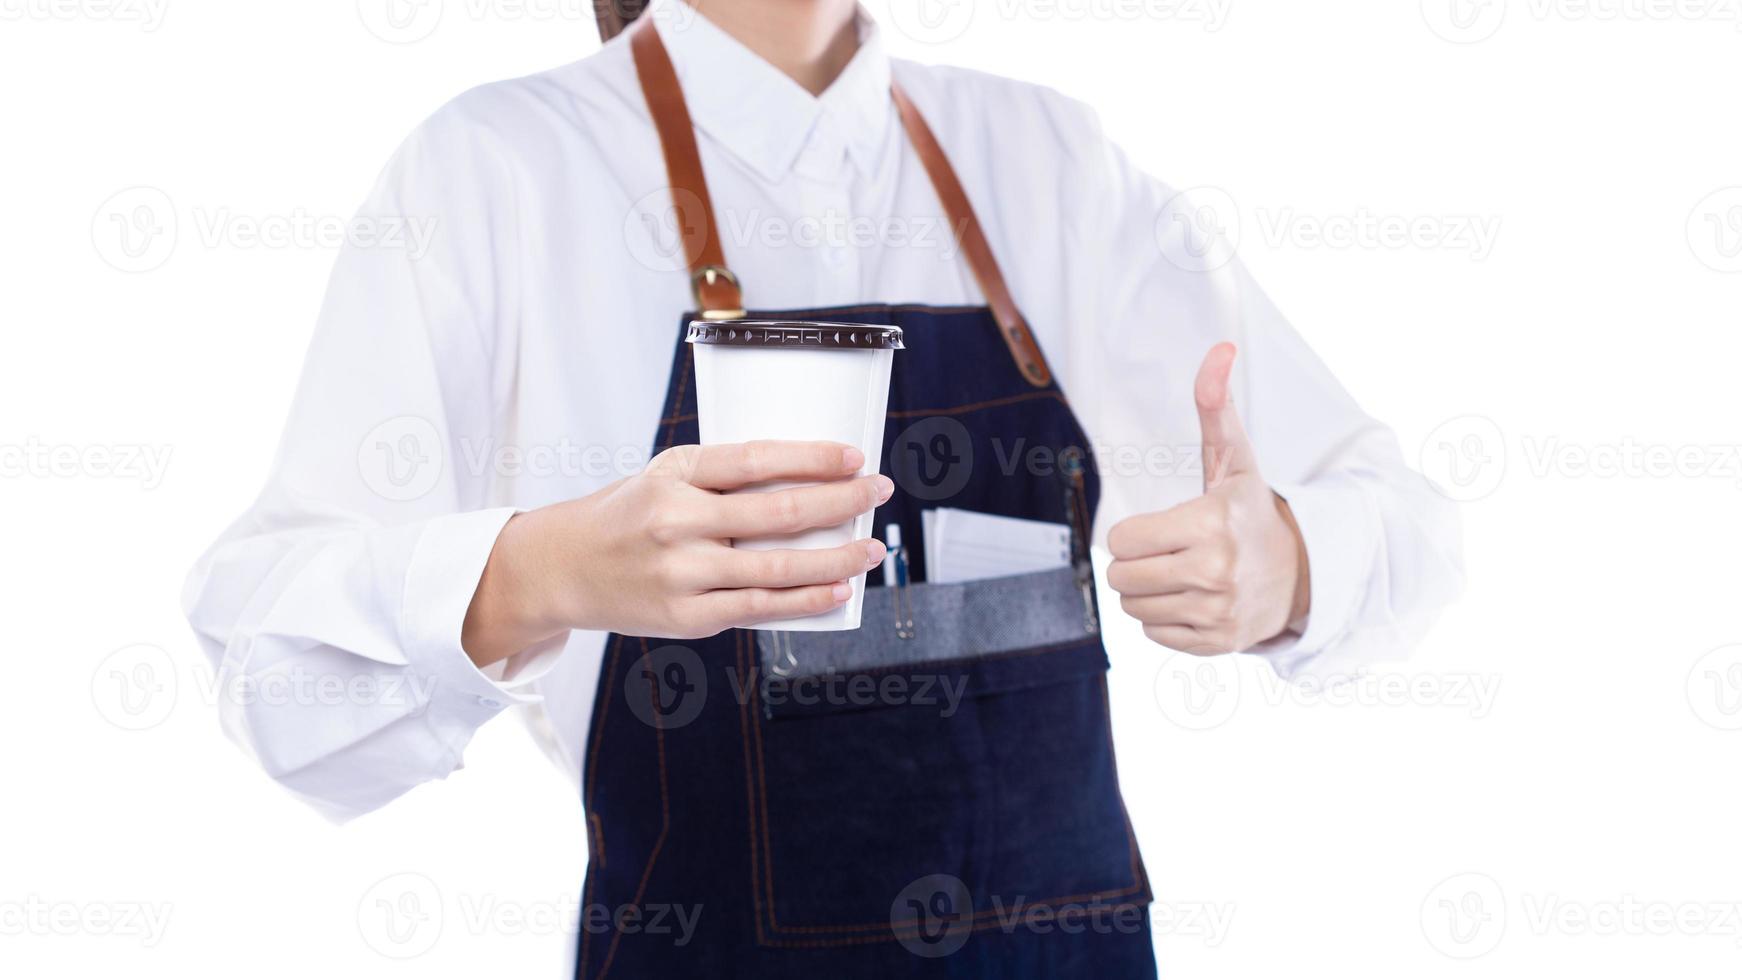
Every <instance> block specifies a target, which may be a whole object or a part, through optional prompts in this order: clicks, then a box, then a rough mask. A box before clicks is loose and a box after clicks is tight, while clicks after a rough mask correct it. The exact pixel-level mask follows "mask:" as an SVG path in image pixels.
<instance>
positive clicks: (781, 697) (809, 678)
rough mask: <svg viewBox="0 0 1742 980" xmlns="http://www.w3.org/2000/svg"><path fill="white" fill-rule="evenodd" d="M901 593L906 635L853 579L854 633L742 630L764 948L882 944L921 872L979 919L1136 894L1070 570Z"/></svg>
mask: <svg viewBox="0 0 1742 980" xmlns="http://www.w3.org/2000/svg"><path fill="white" fill-rule="evenodd" d="M907 592H908V596H907V598H908V599H909V600H910V602H911V605H912V609H913V612H914V615H913V619H914V630H913V634H912V638H911V639H900V638H899V637H898V636H897V635H896V629H895V620H894V614H893V606H892V604H891V602H890V600H891V599H892V598H893V597H892V596H891V595H890V593H891V590H889V589H871V590H867V594H866V606H865V616H864V618H863V620H862V622H863V623H864V624H865V625H864V627H863V628H862V629H860V630H858V631H854V632H846V633H792V634H782V635H780V636H771V635H767V634H763V635H759V636H758V637H757V642H756V645H755V654H754V656H755V658H756V661H757V666H758V668H759V670H758V671H757V675H758V676H759V677H760V682H759V683H758V684H756V685H755V690H754V692H753V703H752V705H751V709H752V710H749V711H746V712H745V713H744V719H745V722H744V723H745V726H746V733H745V734H746V742H745V750H746V752H747V753H748V760H747V761H748V774H749V777H750V779H749V797H750V813H751V837H752V841H751V851H752V854H751V863H752V870H751V878H752V884H753V887H754V888H755V899H756V901H755V905H756V907H757V909H758V911H759V914H760V916H761V918H762V923H761V925H762V929H761V930H760V934H761V935H762V938H763V941H764V942H766V943H772V944H774V945H780V944H782V943H783V942H784V943H787V944H792V943H796V942H802V943H804V944H808V945H815V944H818V943H821V944H825V945H826V944H848V943H853V942H860V943H862V942H868V941H878V940H883V939H887V940H894V939H896V938H900V936H901V935H902V934H903V930H908V932H909V933H911V930H912V928H914V927H913V925H912V923H911V921H909V920H907V919H904V916H906V915H908V914H909V913H905V912H903V911H902V909H903V908H906V907H907V904H910V903H906V904H904V902H903V901H902V900H903V898H904V896H906V895H907V893H909V892H911V891H912V890H913V888H914V887H915V886H916V884H918V883H921V882H923V881H927V880H928V879H929V880H932V881H935V880H937V876H948V877H949V878H954V879H957V880H959V881H960V882H961V883H962V886H963V892H964V895H965V900H966V901H967V902H968V904H969V905H970V906H971V907H970V908H964V909H957V910H955V912H956V913H959V914H960V915H961V916H962V917H963V918H964V919H966V920H969V921H971V923H972V926H973V928H980V929H984V928H998V927H1002V926H1004V925H1006V924H1012V927H1014V925H1013V923H1014V922H1015V920H1016V918H1017V917H1020V916H1021V915H1023V914H1024V912H1025V911H1026V910H1032V909H1035V908H1041V909H1046V908H1056V907H1057V906H1060V905H1066V904H1069V905H1082V904H1090V903H1094V902H1107V903H1112V904H1141V903H1144V902H1147V900H1148V898H1147V886H1146V881H1145V878H1144V874H1143V870H1142V862H1141V860H1140V859H1139V857H1138V853H1137V847H1136V842H1135V840H1134V839H1133V837H1132V835H1131V832H1130V827H1129V824H1128V822H1127V820H1126V817H1125V809H1124V804H1123V801H1122V800H1121V798H1120V795H1119V784H1118V774H1117V771H1116V769H1115V766H1114V759H1113V745H1112V737H1111V729H1110V726H1109V723H1108V716H1107V689H1106V671H1107V657H1106V653H1105V651H1104V650H1103V649H1102V647H1101V643H1100V637H1099V636H1098V635H1096V634H1095V633H1093V632H1090V631H1089V626H1090V625H1091V624H1092V623H1093V620H1092V619H1086V617H1085V614H1084V606H1083V599H1082V591H1081V588H1080V586H1079V585H1078V583H1077V579H1076V577H1075V576H1074V574H1073V573H1072V572H1071V570H1070V569H1060V570H1058V571H1056V572H1042V573H1036V574H1032V575H1023V576H1015V577H1012V578H1009V579H994V580H988V581H983V582H969V583H960V584H944V585H932V584H916V585H913V586H910V587H909V589H908V590H907ZM788 638H789V639H790V640H791V641H792V646H791V647H790V649H787V648H785V647H784V646H783V645H782V644H783V641H784V640H785V639H788ZM746 646H748V644H746ZM748 653H749V651H746V654H748ZM745 659H746V660H748V659H749V657H748V656H746V658H745ZM745 666H749V664H745ZM776 668H782V669H783V670H784V674H785V676H781V673H780V671H777V670H776ZM926 887H929V886H926ZM908 897H910V896H908Z"/></svg>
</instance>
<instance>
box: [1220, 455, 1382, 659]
mask: <svg viewBox="0 0 1742 980" xmlns="http://www.w3.org/2000/svg"><path fill="white" fill-rule="evenodd" d="M1273 489H1274V490H1275V491H1276V495H1277V496H1279V497H1281V498H1282V499H1283V500H1286V501H1288V506H1289V509H1290V510H1291V511H1293V512H1294V520H1295V524H1296V525H1297V526H1299V527H1300V535H1301V540H1302V541H1303V542H1304V543H1305V545H1306V553H1307V568H1308V569H1309V573H1310V574H1311V576H1312V608H1311V610H1310V611H1309V612H1308V613H1307V621H1306V627H1305V629H1304V630H1302V631H1300V632H1295V631H1292V630H1291V631H1289V632H1286V633H1283V634H1282V635H1281V636H1278V637H1276V638H1275V639H1272V640H1267V641H1265V642H1264V643H1260V644H1259V645H1258V646H1256V647H1253V648H1252V649H1251V650H1249V651H1248V652H1249V653H1254V654H1258V655H1260V656H1262V657H1263V658H1264V659H1265V661H1266V662H1267V663H1269V664H1270V666H1271V667H1272V668H1273V669H1274V670H1275V671H1276V673H1277V675H1278V676H1280V677H1282V678H1284V679H1285V680H1286V679H1291V678H1294V677H1296V676H1299V675H1301V674H1308V673H1313V672H1314V667H1315V661H1321V660H1322V657H1321V655H1322V654H1324V653H1325V652H1326V651H1327V650H1329V649H1331V648H1332V647H1334V646H1336V644H1337V642H1338V641H1339V640H1341V639H1342V638H1343V637H1344V636H1345V635H1346V634H1347V633H1348V631H1349V626H1350V624H1351V623H1352V622H1353V621H1354V619H1355V613H1356V610H1357V609H1358V608H1359V606H1360V603H1361V601H1362V599H1363V597H1364V596H1365V594H1366V588H1367V579H1368V577H1369V575H1370V574H1371V572H1372V567H1373V553H1374V548H1376V547H1377V546H1378V542H1379V530H1380V529H1379V517H1378V514H1377V512H1376V511H1375V510H1374V508H1373V506H1372V504H1371V502H1370V501H1369V500H1368V497H1367V493H1366V491H1365V490H1363V489H1362V488H1360V487H1358V486H1338V485H1335V484H1324V483H1321V484H1296V485H1281V486H1276V487H1273Z"/></svg>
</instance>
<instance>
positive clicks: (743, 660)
mask: <svg viewBox="0 0 1742 980" xmlns="http://www.w3.org/2000/svg"><path fill="white" fill-rule="evenodd" d="M733 632H734V633H736V634H737V635H736V637H735V639H736V642H735V643H734V644H733V650H734V653H735V655H736V657H737V663H738V676H739V677H744V678H750V677H751V675H750V656H749V644H747V643H746V642H745V639H746V637H747V636H748V635H749V633H748V631H746V630H734V631H733ZM738 732H739V734H740V735H741V736H742V737H743V742H744V805H745V809H746V810H747V811H748V815H749V818H750V824H749V828H748V832H747V836H748V837H749V838H750V903H751V907H752V909H753V914H752V915H751V921H752V922H755V923H756V942H757V943H759V944H760V943H762V942H763V940H764V938H765V937H764V936H763V934H762V895H761V894H760V892H759V891H758V890H757V887H756V883H757V877H756V856H757V853H758V852H757V848H756V819H757V817H756V791H755V786H754V783H753V782H752V781H751V778H750V699H749V698H739V699H738Z"/></svg>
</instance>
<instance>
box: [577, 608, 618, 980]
mask: <svg viewBox="0 0 1742 980" xmlns="http://www.w3.org/2000/svg"><path fill="white" fill-rule="evenodd" d="M622 648H623V637H621V636H614V637H613V639H612V641H611V650H610V654H609V656H607V657H606V658H605V672H604V673H603V674H602V675H601V676H600V683H605V679H606V678H610V677H615V676H616V675H617V653H618V651H619V650H621V649H622ZM601 694H602V695H603V696H604V703H603V704H601V705H600V706H599V718H598V722H597V723H596V724H595V726H594V728H593V731H592V737H591V739H590V741H591V742H592V743H593V744H592V745H591V747H590V748H589V749H588V752H587V788H586V790H585V792H583V793H582V794H581V801H582V805H583V806H584V807H585V808H586V811H587V812H588V813H589V814H591V813H592V812H593V787H594V785H595V784H596V783H597V782H598V779H599V743H600V742H602V741H604V740H605V719H606V718H608V717H610V714H611V701H612V698H611V692H610V691H609V690H606V691H603V692H601ZM595 870H596V869H595V868H594V867H593V862H592V861H588V862H587V883H586V887H585V888H584V889H583V890H582V898H583V907H585V906H586V905H590V904H592V894H593V878H594V872H595ZM592 940H593V934H592V931H591V930H583V931H582V934H581V964H580V974H581V976H582V977H585V976H586V975H587V963H588V954H589V952H590V950H589V947H590V946H591V945H592Z"/></svg>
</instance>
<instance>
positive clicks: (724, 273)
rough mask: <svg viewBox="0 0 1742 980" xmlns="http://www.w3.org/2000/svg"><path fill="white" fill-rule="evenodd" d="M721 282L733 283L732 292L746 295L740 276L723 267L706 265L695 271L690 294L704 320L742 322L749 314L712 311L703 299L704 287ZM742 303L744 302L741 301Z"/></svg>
mask: <svg viewBox="0 0 1742 980" xmlns="http://www.w3.org/2000/svg"><path fill="white" fill-rule="evenodd" d="M721 281H725V282H728V283H731V284H732V291H733V292H735V293H737V294H738V295H739V296H740V297H742V296H743V295H744V288H743V286H742V285H740V284H739V282H738V276H737V275H736V274H734V273H733V272H732V270H731V269H728V268H726V267H725V266H723V265H704V266H702V267H701V268H700V269H697V270H696V271H695V274H694V275H693V276H691V277H690V292H691V293H692V294H693V295H694V296H695V299H696V309H698V310H700V311H701V312H702V319H704V320H742V319H744V317H745V316H746V315H747V314H746V313H745V311H744V310H742V309H735V310H711V309H709V308H708V303H707V301H706V300H704V299H702V287H703V286H712V285H714V284H715V283H718V282H721ZM740 302H742V300H740Z"/></svg>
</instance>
